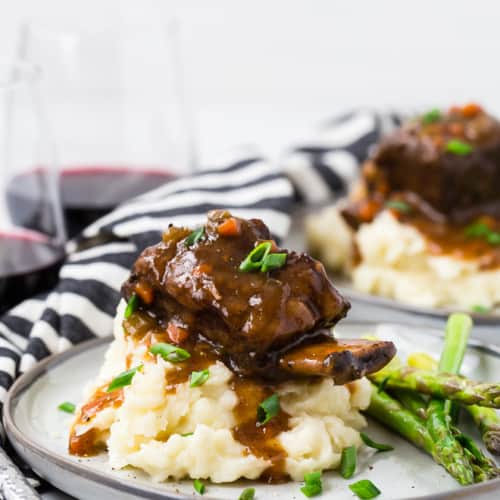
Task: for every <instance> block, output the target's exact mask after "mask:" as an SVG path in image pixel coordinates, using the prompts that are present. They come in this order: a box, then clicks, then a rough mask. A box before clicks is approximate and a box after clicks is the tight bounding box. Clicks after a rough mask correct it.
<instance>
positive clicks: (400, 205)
mask: <svg viewBox="0 0 500 500" xmlns="http://www.w3.org/2000/svg"><path fill="white" fill-rule="evenodd" d="M385 206H386V207H387V208H392V209H393V210H396V211H397V212H401V213H402V214H408V213H410V212H411V206H410V205H408V203H405V202H404V201H400V200H389V201H387V202H386V203H385Z"/></svg>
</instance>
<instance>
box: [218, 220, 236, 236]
mask: <svg viewBox="0 0 500 500" xmlns="http://www.w3.org/2000/svg"><path fill="white" fill-rule="evenodd" d="M217 231H218V232H219V234H220V235H221V236H237V235H238V234H240V223H239V222H238V221H237V220H236V219H235V218H234V217H230V218H229V219H226V220H225V221H224V222H223V223H222V224H219V227H218V228H217Z"/></svg>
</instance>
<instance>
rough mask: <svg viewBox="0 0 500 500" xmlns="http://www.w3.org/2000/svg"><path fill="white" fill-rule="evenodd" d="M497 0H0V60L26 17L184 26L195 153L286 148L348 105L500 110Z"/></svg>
mask: <svg viewBox="0 0 500 500" xmlns="http://www.w3.org/2000/svg"><path fill="white" fill-rule="evenodd" d="M499 5H500V4H499V3H498V2H495V1H493V0H491V1H488V0H483V1H479V0H476V1H460V0H446V1H445V0H440V1H435V0H419V1H413V2H408V1H401V0H399V1H398V0H383V1H380V0H379V1H375V0H372V1H368V0H367V1H361V0H345V1H334V0H329V1H328V0H295V1H293V0H274V1H273V0H267V1H266V0H252V1H247V2H243V1H234V0H233V1H231V0H120V1H118V0H80V1H76V0H0V60H2V59H3V60H5V59H8V58H9V57H10V56H11V54H12V52H13V50H14V46H15V38H16V30H17V27H18V25H19V23H20V21H21V20H23V19H26V18H31V19H32V20H34V21H36V22H38V21H40V22H45V21H50V22H52V23H60V24H61V25H64V23H67V22H68V21H69V20H73V21H74V20H75V19H76V20H78V22H80V23H83V24H88V25H93V24H97V23H99V24H101V23H102V24H104V25H105V24H112V23H116V22H119V21H123V20H127V21H134V22H135V21H141V22H146V23H150V22H151V23H154V22H163V20H165V22H166V20H167V19H168V17H169V16H171V15H174V16H176V17H177V18H178V20H179V23H180V25H181V42H182V56H183V64H184V68H185V73H186V77H185V78H186V82H187V90H188V95H189V97H190V104H191V108H192V110H193V114H194V118H195V123H196V128H197V135H198V147H199V151H200V156H201V158H202V160H203V161H204V163H207V162H210V161H211V159H212V158H213V156H214V155H216V154H217V153H218V152H220V151H223V150H225V149H226V148H229V147H232V146H234V145H237V144H242V143H256V144H258V145H259V146H261V147H262V148H263V149H264V151H265V152H268V153H269V154H276V153H278V152H279V151H280V150H282V148H284V147H286V146H287V145H289V144H293V143H294V141H296V140H297V139H300V138H302V137H304V136H305V135H307V134H309V133H310V132H311V131H312V130H314V125H315V124H316V123H317V122H320V121H321V120H323V119H326V118H328V117H329V116H331V115H332V114H334V113H336V112H338V111H342V110H343V109H345V108H346V107H347V108H349V107H352V106H359V105H370V106H377V107H399V106H402V107H405V108H412V107H415V106H421V105H423V106H427V105H435V104H438V105H444V106H447V105H448V104H451V103H454V102H461V101H466V100H469V99H474V100H477V101H479V102H481V103H483V104H485V105H486V106H488V107H489V108H490V109H492V110H493V111H495V112H500V95H499V93H500V58H499V55H500V50H499V49H500V6H499Z"/></svg>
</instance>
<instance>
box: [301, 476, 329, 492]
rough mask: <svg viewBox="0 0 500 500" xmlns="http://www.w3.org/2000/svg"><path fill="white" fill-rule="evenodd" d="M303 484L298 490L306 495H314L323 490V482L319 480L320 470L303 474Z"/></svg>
mask: <svg viewBox="0 0 500 500" xmlns="http://www.w3.org/2000/svg"><path fill="white" fill-rule="evenodd" d="M304 482H305V483H306V484H304V486H302V488H300V491H301V492H302V493H303V494H304V495H305V496H306V497H314V496H316V495H319V494H320V493H321V492H322V491H323V484H322V482H321V472H320V471H318V472H309V473H308V474H305V475H304Z"/></svg>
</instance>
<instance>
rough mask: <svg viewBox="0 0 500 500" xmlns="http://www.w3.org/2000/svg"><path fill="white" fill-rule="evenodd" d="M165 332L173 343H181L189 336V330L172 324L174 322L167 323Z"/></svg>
mask: <svg viewBox="0 0 500 500" xmlns="http://www.w3.org/2000/svg"><path fill="white" fill-rule="evenodd" d="M167 333H168V337H169V338H170V340H171V341H172V342H173V343H174V344H182V342H184V341H185V340H186V339H187V338H188V337H189V332H188V331H187V330H186V329H185V328H181V327H180V326H177V325H174V323H169V324H168V327H167Z"/></svg>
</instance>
